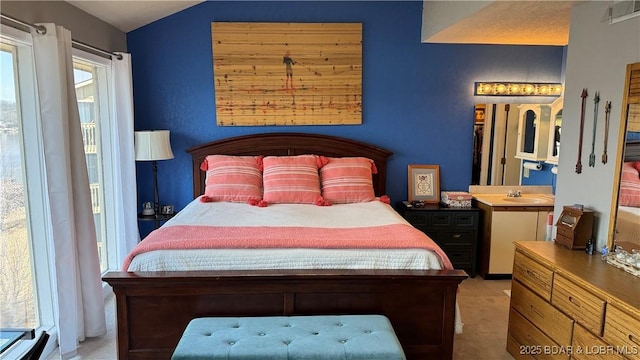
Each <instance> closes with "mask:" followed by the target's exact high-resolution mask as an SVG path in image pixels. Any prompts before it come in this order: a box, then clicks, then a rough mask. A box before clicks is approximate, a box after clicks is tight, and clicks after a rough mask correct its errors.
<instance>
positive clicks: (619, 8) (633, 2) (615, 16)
mask: <svg viewBox="0 0 640 360" xmlns="http://www.w3.org/2000/svg"><path fill="white" fill-rule="evenodd" d="M636 16H640V0H623V1H614V2H613V5H611V6H610V7H609V23H610V24H613V23H617V22H620V21H624V20H627V19H631V18H634V17H636Z"/></svg>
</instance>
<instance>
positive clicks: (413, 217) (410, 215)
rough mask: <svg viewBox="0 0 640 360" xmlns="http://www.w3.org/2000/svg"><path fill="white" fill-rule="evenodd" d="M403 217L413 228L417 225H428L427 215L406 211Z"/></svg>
mask: <svg viewBox="0 0 640 360" xmlns="http://www.w3.org/2000/svg"><path fill="white" fill-rule="evenodd" d="M404 217H405V219H407V221H408V222H409V223H410V224H411V225H413V226H419V225H423V226H428V225H429V214H425V213H415V212H410V211H407V212H406V213H405V214H404Z"/></svg>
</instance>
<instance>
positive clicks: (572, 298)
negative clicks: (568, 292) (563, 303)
mask: <svg viewBox="0 0 640 360" xmlns="http://www.w3.org/2000/svg"><path fill="white" fill-rule="evenodd" d="M569 302H570V303H572V304H573V305H575V306H577V307H582V305H580V303H579V302H578V300H576V298H574V297H573V296H569Z"/></svg>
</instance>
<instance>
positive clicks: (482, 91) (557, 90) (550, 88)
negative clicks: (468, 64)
mask: <svg viewBox="0 0 640 360" xmlns="http://www.w3.org/2000/svg"><path fill="white" fill-rule="evenodd" d="M474 95H481V96H560V95H562V84H559V83H512V82H476V83H475V93H474Z"/></svg>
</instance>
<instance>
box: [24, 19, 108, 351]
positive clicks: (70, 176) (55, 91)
mask: <svg viewBox="0 0 640 360" xmlns="http://www.w3.org/2000/svg"><path fill="white" fill-rule="evenodd" d="M41 25H44V26H45V27H46V29H47V32H46V34H44V35H41V34H38V33H37V32H36V31H35V30H32V32H31V33H32V35H33V48H34V54H35V68H36V79H37V84H38V96H39V101H40V115H41V121H42V136H43V145H44V158H45V172H46V178H47V189H48V195H49V204H50V207H51V209H50V210H51V211H50V213H51V232H52V235H53V244H52V253H53V258H54V265H53V267H54V269H53V270H54V273H55V276H54V281H55V288H56V296H57V298H56V299H55V302H54V303H55V304H56V306H57V308H56V310H57V312H56V316H57V319H56V325H57V328H58V342H59V345H60V353H61V354H62V356H63V358H69V357H72V356H75V354H76V350H77V345H78V342H79V341H82V340H84V338H85V337H94V336H99V335H103V334H105V333H106V322H105V315H104V299H103V295H102V283H101V279H100V262H99V260H98V248H97V242H96V230H95V224H94V222H93V211H92V207H91V193H90V190H89V177H88V174H87V165H86V160H85V155H84V145H83V142H82V132H81V129H80V115H79V114H78V105H77V100H76V95H75V86H74V80H73V60H72V56H71V33H70V32H69V31H68V30H66V29H64V28H63V27H61V26H55V25H54V24H41Z"/></svg>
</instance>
